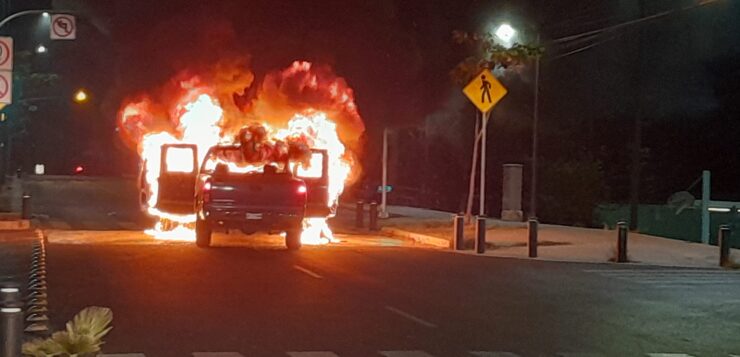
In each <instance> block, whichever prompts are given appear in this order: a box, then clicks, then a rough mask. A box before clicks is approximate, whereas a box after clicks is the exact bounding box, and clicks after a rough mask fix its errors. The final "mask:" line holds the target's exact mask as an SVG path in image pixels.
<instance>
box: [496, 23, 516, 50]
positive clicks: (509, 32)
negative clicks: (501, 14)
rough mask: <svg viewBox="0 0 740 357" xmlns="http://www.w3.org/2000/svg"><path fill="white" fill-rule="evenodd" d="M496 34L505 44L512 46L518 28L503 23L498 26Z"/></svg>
mask: <svg viewBox="0 0 740 357" xmlns="http://www.w3.org/2000/svg"><path fill="white" fill-rule="evenodd" d="M494 34H495V35H496V37H498V39H499V40H501V42H503V45H504V46H506V47H511V45H512V40H513V39H514V36H516V30H515V29H514V28H513V27H511V25H509V24H507V23H503V24H501V25H499V27H497V28H496V31H495V32H494Z"/></svg>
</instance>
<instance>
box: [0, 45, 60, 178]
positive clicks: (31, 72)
mask: <svg viewBox="0 0 740 357" xmlns="http://www.w3.org/2000/svg"><path fill="white" fill-rule="evenodd" d="M13 61H14V65H13V93H12V97H13V103H12V104H10V105H7V106H5V107H3V108H2V109H1V111H2V113H3V114H5V115H4V118H5V120H4V121H3V122H2V123H0V128H1V129H2V134H3V135H2V140H3V142H4V143H5V147H4V148H3V150H4V152H3V155H2V156H0V159H2V162H3V164H2V165H0V178H4V177H5V172H6V171H7V169H8V168H9V164H10V162H9V160H10V155H9V151H10V150H11V145H12V141H13V139H14V138H15V137H18V136H21V135H24V134H25V133H26V128H27V125H28V122H29V119H30V117H31V115H32V113H33V112H35V111H37V110H38V107H39V105H40V103H42V102H43V101H44V100H46V99H50V98H56V96H57V94H56V93H58V84H59V80H60V77H59V75H58V74H55V73H51V72H46V71H38V70H36V68H34V65H33V54H32V53H31V52H29V51H20V52H16V53H15V55H14V59H13Z"/></svg>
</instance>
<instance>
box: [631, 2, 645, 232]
mask: <svg viewBox="0 0 740 357" xmlns="http://www.w3.org/2000/svg"><path fill="white" fill-rule="evenodd" d="M638 1H639V12H640V17H641V18H642V17H645V0H638ZM637 36H638V38H637V50H636V52H637V56H635V58H636V67H637V68H635V70H634V72H633V73H634V77H633V83H634V84H635V92H634V93H635V94H634V99H635V121H634V127H633V137H632V160H631V161H632V168H631V172H630V222H629V224H630V229H631V230H636V229H637V227H638V220H639V215H638V213H639V212H638V211H639V207H640V174H641V171H642V170H641V167H640V165H641V163H640V161H641V160H640V158H641V156H642V115H643V110H642V108H643V103H642V92H643V91H642V88H643V85H642V84H643V82H644V79H643V78H642V73H643V72H642V63H643V61H642V56H643V54H644V52H643V45H644V43H645V40H644V38H643V37H644V36H645V32H644V31H643V30H642V29H640V30H638V32H637Z"/></svg>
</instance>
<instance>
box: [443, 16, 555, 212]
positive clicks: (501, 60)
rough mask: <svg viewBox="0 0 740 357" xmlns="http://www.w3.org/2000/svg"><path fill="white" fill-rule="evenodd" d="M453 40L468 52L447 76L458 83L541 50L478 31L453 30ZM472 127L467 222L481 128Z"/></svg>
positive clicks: (519, 62)
mask: <svg viewBox="0 0 740 357" xmlns="http://www.w3.org/2000/svg"><path fill="white" fill-rule="evenodd" d="M452 40H453V42H454V43H456V44H458V45H460V46H464V47H466V48H467V49H468V52H469V53H470V55H469V56H468V57H466V58H464V59H463V60H462V61H460V63H458V64H457V65H456V66H455V67H454V68H453V69H452V70H451V71H450V78H451V79H452V81H453V82H454V83H455V84H457V85H465V84H466V83H468V82H470V80H471V79H473V77H475V76H476V75H477V74H478V73H480V71H481V70H483V69H484V68H488V69H491V70H495V69H504V70H505V69H507V68H510V67H514V66H521V65H524V64H526V63H528V62H530V61H531V60H532V59H533V58H537V57H539V56H541V55H542V54H543V53H544V48H543V47H541V46H539V45H538V46H530V45H524V44H521V43H514V44H513V45H512V46H511V47H505V46H503V45H501V44H499V43H498V42H497V41H496V40H495V38H494V36H493V35H492V34H478V33H469V32H464V31H459V30H455V31H453V32H452ZM475 127H476V129H475V136H474V141H473V160H472V164H471V166H470V184H469V190H468V202H467V206H466V210H465V216H466V217H467V220H468V222H471V217H472V210H473V195H474V191H475V179H474V177H475V171H476V161H477V156H478V155H477V154H478V141H479V140H480V137H481V134H480V133H481V132H482V128H480V125H478V123H477V122H476V126H475ZM479 128H480V129H481V130H479Z"/></svg>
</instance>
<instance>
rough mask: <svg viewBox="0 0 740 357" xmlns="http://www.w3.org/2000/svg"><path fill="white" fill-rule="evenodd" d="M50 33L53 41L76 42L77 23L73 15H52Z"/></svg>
mask: <svg viewBox="0 0 740 357" xmlns="http://www.w3.org/2000/svg"><path fill="white" fill-rule="evenodd" d="M49 32H50V36H49V37H51V39H52V40H74V39H75V38H76V37H77V23H76V21H75V17H74V16H73V15H67V14H55V15H51V26H50V27H49Z"/></svg>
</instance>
